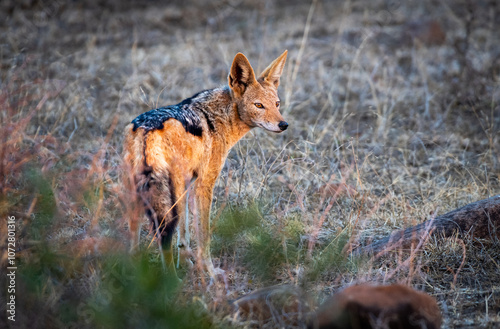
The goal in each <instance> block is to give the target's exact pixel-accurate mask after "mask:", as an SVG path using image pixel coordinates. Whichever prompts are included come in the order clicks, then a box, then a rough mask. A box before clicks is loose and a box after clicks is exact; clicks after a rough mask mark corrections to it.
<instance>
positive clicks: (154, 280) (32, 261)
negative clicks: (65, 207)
mask: <svg viewBox="0 0 500 329" xmlns="http://www.w3.org/2000/svg"><path fill="white" fill-rule="evenodd" d="M77 282H83V284H77ZM18 286H19V290H18V291H19V293H18V294H17V296H18V300H17V302H18V305H19V306H18V312H19V314H21V315H20V319H19V320H20V322H21V323H23V322H26V323H28V321H29V319H30V318H37V319H39V323H38V324H37V325H36V326H35V327H54V328H58V327H60V328H68V327H69V328H220V327H221V326H220V325H218V326H215V325H214V324H213V323H212V318H211V315H210V314H208V313H207V312H206V310H205V308H204V307H203V305H201V304H199V303H196V302H193V301H190V300H187V299H186V298H185V297H183V295H184V294H183V292H182V291H181V288H182V287H181V285H180V282H179V280H178V279H177V277H176V276H173V275H170V274H168V273H166V272H165V271H164V270H163V268H162V266H161V264H159V263H158V262H155V261H154V260H152V257H151V255H150V254H148V253H141V254H138V255H135V256H134V257H131V256H130V255H121V254H115V255H112V254H109V255H106V256H103V257H102V258H97V259H93V260H91V261H89V260H84V259H82V258H72V257H69V256H68V255H65V254H64V253H60V252H56V251H54V250H50V249H49V248H48V247H47V245H45V244H44V245H40V246H37V247H36V248H35V249H34V250H33V255H32V257H30V258H29V261H27V262H24V263H22V264H20V266H19V272H18ZM21 327H22V326H21Z"/></svg>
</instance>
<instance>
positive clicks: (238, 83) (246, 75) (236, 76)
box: [228, 53, 257, 95]
mask: <svg viewBox="0 0 500 329" xmlns="http://www.w3.org/2000/svg"><path fill="white" fill-rule="evenodd" d="M255 82H257V80H256V79H255V73H254V72H253V69H252V66H251V65H250V62H249V61H248V59H247V58H246V57H245V55H243V54H242V53H237V54H236V56H235V57H234V60H233V65H231V71H230V72H229V77H228V83H229V87H231V89H232V90H233V91H234V92H235V93H237V94H240V95H241V94H243V93H244V92H245V90H246V88H247V86H249V85H251V84H252V83H255Z"/></svg>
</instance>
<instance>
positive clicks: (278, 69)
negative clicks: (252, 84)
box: [259, 50, 288, 88]
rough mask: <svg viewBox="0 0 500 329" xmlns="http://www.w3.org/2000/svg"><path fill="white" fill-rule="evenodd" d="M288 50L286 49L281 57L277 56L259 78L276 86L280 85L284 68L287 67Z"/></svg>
mask: <svg viewBox="0 0 500 329" xmlns="http://www.w3.org/2000/svg"><path fill="white" fill-rule="evenodd" d="M287 54H288V50H285V51H284V52H283V54H281V55H280V57H278V58H276V59H275V60H274V61H273V62H272V63H271V64H269V66H268V67H267V68H266V69H265V70H264V72H262V73H261V74H260V76H259V80H265V81H269V82H271V83H272V84H274V86H275V87H276V88H278V86H279V85H280V77H281V74H282V73H283V68H284V67H285V62H286V55H287Z"/></svg>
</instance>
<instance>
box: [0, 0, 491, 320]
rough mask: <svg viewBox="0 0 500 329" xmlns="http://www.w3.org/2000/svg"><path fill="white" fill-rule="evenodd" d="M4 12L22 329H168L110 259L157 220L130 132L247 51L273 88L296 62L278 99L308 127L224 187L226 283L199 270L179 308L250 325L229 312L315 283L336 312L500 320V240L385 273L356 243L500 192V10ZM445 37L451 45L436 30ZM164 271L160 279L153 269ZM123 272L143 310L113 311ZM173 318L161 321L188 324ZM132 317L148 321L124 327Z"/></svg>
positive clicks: (5, 181)
mask: <svg viewBox="0 0 500 329" xmlns="http://www.w3.org/2000/svg"><path fill="white" fill-rule="evenodd" d="M0 6H2V10H0V22H3V23H1V24H2V25H1V26H0V34H1V40H2V42H1V52H0V67H1V76H0V79H1V80H0V81H1V94H0V104H1V106H2V112H1V116H0V120H1V126H2V131H1V132H0V136H1V140H2V146H1V147H2V148H1V150H0V161H1V166H0V175H1V181H0V188H1V192H2V194H1V196H0V215H1V218H2V220H3V219H5V218H7V216H8V215H15V216H16V217H17V218H18V219H19V221H18V225H19V231H18V240H19V242H20V245H21V249H22V251H19V253H18V254H19V255H18V257H19V258H20V262H22V264H24V266H25V268H26V270H25V272H22V270H21V273H22V275H20V276H18V281H19V282H20V283H19V284H20V286H21V288H20V289H21V292H23V293H25V294H26V296H25V297H26V298H25V299H22V297H21V295H22V294H19V295H18V296H20V297H19V298H20V299H19V301H20V303H24V305H22V304H20V305H18V307H19V316H20V319H21V320H20V321H19V323H18V325H20V326H21V327H23V326H25V327H27V326H28V324H29V323H31V322H32V321H33V320H34V319H38V322H37V326H39V327H56V326H64V325H62V323H65V321H66V320H67V319H70V320H68V321H73V323H75V325H76V326H77V327H85V326H88V327H93V326H108V327H109V326H112V325H113V326H117V327H123V326H126V327H141V326H144V327H152V326H154V325H157V324H158V323H164V322H161V321H167V320H168V319H165V318H164V317H162V316H161V315H155V316H157V317H155V316H153V315H151V314H152V313H151V312H152V311H151V309H153V306H154V305H156V304H154V303H153V302H151V308H150V309H147V308H141V307H138V306H137V304H134V303H136V301H137V303H139V302H138V300H141V301H142V300H148V293H151V294H153V292H154V289H153V290H140V288H137V287H140V286H145V285H146V286H147V280H153V277H152V276H151V275H150V276H148V275H147V274H145V273H144V271H142V269H143V267H141V266H139V265H137V266H135V265H134V262H133V261H132V262H131V261H129V260H127V259H126V258H125V259H123V258H120V257H118V258H113V257H111V258H110V257H109V256H103V255H102V254H103V253H104V254H105V255H106V252H103V250H106V249H112V250H120V249H125V248H126V247H127V245H128V242H127V233H126V227H125V225H124V223H125V220H124V218H126V217H127V216H136V215H137V211H138V210H137V209H130V207H128V205H129V204H130V203H129V202H128V200H129V197H130V196H129V195H127V193H126V192H123V191H124V189H123V187H122V185H121V182H120V180H119V175H120V168H121V158H120V152H121V148H122V147H121V141H122V134H121V131H122V128H123V127H124V126H125V125H126V124H127V123H128V122H130V121H131V120H132V119H133V118H134V117H135V116H137V115H138V114H140V113H142V112H144V111H146V110H148V109H151V108H153V107H156V106H161V105H166V104H172V103H177V102H178V101H180V100H182V99H183V98H185V97H189V96H191V95H192V94H194V93H195V92H197V91H199V90H202V89H206V88H210V87H215V86H218V85H220V84H224V83H225V82H226V77H227V72H228V69H229V65H230V63H231V60H232V58H233V56H234V54H235V53H237V52H238V51H242V52H244V53H245V54H246V55H247V56H248V57H249V59H250V61H251V62H252V64H253V65H254V66H255V67H257V68H258V70H259V69H263V68H264V66H265V65H266V64H267V63H268V62H269V61H270V60H271V59H273V58H275V57H276V56H277V55H278V54H280V53H281V52H282V51H283V50H284V49H288V50H289V60H288V63H287V66H286V68H285V70H286V71H285V73H284V76H283V78H282V85H281V87H280V90H281V98H282V101H283V112H284V116H285V118H286V119H287V121H288V122H289V123H290V128H289V129H288V130H287V132H286V133H284V134H281V135H279V136H275V135H269V134H267V133H265V132H263V131H260V130H255V131H252V132H251V133H250V134H248V136H247V137H245V138H244V139H243V140H242V141H241V142H240V143H239V144H237V145H236V146H235V148H234V149H233V151H232V152H231V154H230V155H229V158H228V160H227V162H226V165H225V167H224V170H223V172H222V173H221V176H220V179H219V181H218V183H217V186H216V189H215V193H214V195H215V197H214V203H213V213H214V222H215V223H214V225H213V227H215V229H214V232H213V234H214V250H213V258H214V259H215V262H216V265H219V266H221V267H222V268H223V269H224V270H225V271H226V272H225V276H224V278H223V280H221V282H219V283H217V284H209V282H206V281H205V278H204V277H202V276H200V273H198V272H197V271H196V270H189V269H184V270H183V275H184V278H185V280H184V285H183V286H182V287H181V288H173V287H172V286H169V285H167V286H165V287H164V289H163V288H162V289H163V290H161V289H159V291H161V292H165V293H167V292H168V293H170V294H175V296H177V297H176V298H178V300H180V301H181V302H179V305H178V306H179V307H181V308H182V307H185V309H187V310H190V311H189V312H187V313H186V314H189V315H190V316H192V318H193V319H194V318H196V319H199V321H202V322H203V323H205V324H206V326H207V327H210V326H212V327H214V326H215V327H220V326H242V327H244V326H247V325H249V324H248V323H246V324H245V322H240V321H239V320H238V319H235V318H233V317H231V315H230V312H229V309H228V306H227V302H228V301H229V300H231V299H233V298H236V297H238V296H241V295H243V294H246V293H248V292H250V291H253V290H255V289H256V288H259V287H262V286H264V285H269V284H277V283H291V284H296V285H301V286H306V287H307V290H308V291H309V292H310V294H311V295H312V297H313V299H314V300H315V301H316V302H320V301H321V300H323V299H324V298H325V297H326V296H327V295H329V294H330V293H332V292H333V291H336V290H337V289H339V288H340V287H342V286H345V285H346V284H350V283H352V282H366V281H369V282H402V283H406V284H410V285H412V286H415V287H417V288H419V289H423V290H425V291H427V292H429V293H430V294H431V295H433V296H435V297H436V298H437V299H438V302H439V304H440V307H441V309H442V311H443V314H444V318H445V321H444V327H446V328H448V327H450V328H451V327H470V328H475V327H486V328H493V327H495V326H496V325H498V323H499V322H500V290H499V289H500V288H499V286H498V282H500V274H499V273H500V266H499V264H500V258H499V257H498V255H499V254H500V253H499V251H500V249H499V245H498V243H497V242H487V241H462V240H460V239H458V238H457V239H448V240H446V241H445V242H444V243H443V242H437V241H430V242H429V243H427V244H426V245H425V246H422V248H421V250H420V251H419V252H414V253H410V254H408V253H396V254H394V255H391V256H387V257H385V258H384V259H380V260H366V259H362V260H352V259H349V258H347V257H346V251H347V250H349V248H351V247H352V246H356V245H359V244H365V243H367V242H369V241H371V240H375V239H377V238H380V237H383V236H386V235H387V234H389V232H391V231H392V230H394V229H398V228H402V227H408V226H410V225H413V224H415V223H419V222H421V221H423V220H425V219H428V218H430V217H431V216H433V214H436V213H437V214H441V213H444V212H447V211H449V210H452V209H454V208H457V207H459V206H462V205H465V204H467V203H470V202H473V201H476V200H479V199H483V198H486V197H488V196H491V195H495V194H499V190H500V186H499V178H500V175H499V173H500V164H499V160H500V147H499V145H500V141H499V136H500V135H499V133H498V131H499V127H500V107H499V101H500V89H499V74H500V59H499V58H500V47H499V46H498V45H499V44H500V40H499V35H498V33H497V31H498V29H499V27H500V20H499V18H498V17H500V15H498V12H499V8H498V5H496V3H494V2H491V1H490V2H488V1H458V2H457V1H446V0H445V1H440V2H435V1H421V2H416V3H411V4H407V3H403V2H390V1H387V2H385V1H375V2H373V1H366V0H363V1H361V0H360V1H344V2H341V1H324V0H318V1H313V2H312V3H308V2H302V1H291V2H290V1H257V2H255V1H247V0H241V1H237V0H227V1H213V2H211V3H205V2H201V1H198V0H191V1H182V2H181V1H175V2H173V3H171V4H169V5H162V4H156V3H154V2H133V3H132V2H130V3H129V2H119V1H116V2H114V1H110V2H106V3H102V4H101V5H100V7H95V6H94V5H91V4H90V3H88V4H86V3H73V2H69V3H66V2H63V1H60V0H55V1H35V0H33V1H24V2H16V1H5V2H2V4H0ZM433 20H434V21H437V22H438V23H439V26H440V28H441V29H442V31H439V30H435V29H433V28H430V26H432V25H433V24H434V23H431V21H433ZM443 32H444V39H443V35H442V33H443ZM241 218H247V219H245V221H244V222H242V221H241ZM234 223H236V225H237V227H238V229H235V230H234V231H231V230H228V229H227V228H228V227H231V225H233V224H234ZM233 226H234V225H233ZM5 229H6V228H5V225H2V227H1V228H0V232H1V233H2V235H4V234H5ZM225 229H226V231H224V230H225ZM146 234H147V232H146V231H145V232H144V236H146ZM224 239H226V240H224ZM145 240H146V237H144V238H143V241H145ZM3 241H5V239H3V238H2V243H4V242H3ZM219 242H222V243H219ZM89 245H92V246H94V248H89V247H88V246H89ZM2 246H3V245H2ZM41 246H42V247H41ZM270 247H272V252H271V251H270V249H269V248H270ZM44 248H45V249H44ZM2 250H4V249H2ZM57 255H59V256H57ZM61 255H71V257H70V259H69V260H68V259H66V258H64V257H62V258H61ZM75 255H76V256H75ZM42 256H43V257H45V258H43V257H42ZM49 256H50V257H49ZM2 257H5V255H3V256H2ZM51 257H52V258H51ZM144 257H146V258H147V259H149V262H150V265H148V266H151V268H152V270H151V271H152V272H153V273H157V272H155V271H156V270H157V268H158V266H157V265H158V264H157V263H158V261H157V258H156V256H155V253H154V251H149V252H147V253H146V255H145V256H144ZM141 261H143V260H141ZM262 261H264V262H262ZM4 262H5V258H2V266H3V264H4ZM137 262H140V261H139V260H137ZM43 264H47V265H46V267H44V265H43ZM141 264H142V263H141ZM37 266H38V267H37ZM113 266H115V267H119V266H122V267H123V268H125V269H126V270H124V271H131V273H133V274H132V275H131V276H130V279H125V280H124V282H126V284H125V283H123V282H122V281H120V282H122V284H124V285H126V286H127V287H129V286H132V287H135V288H133V289H132V288H131V290H130V291H134V292H135V294H134V293H130V294H128V295H124V293H122V290H121V291H120V293H117V294H116V295H114V294H113V293H112V294H111V297H110V296H104V297H103V296H102V292H99V291H101V290H102V288H103V287H106V284H110V283H109V281H106V273H109V268H113ZM144 266H145V268H147V266H146V265H144ZM108 277H109V276H108ZM127 278H128V277H127ZM108 280H109V278H108ZM2 282H3V281H2ZM154 282H157V281H154ZM158 284H159V283H158ZM136 285H137V286H136ZM111 287H113V283H111ZM110 289H112V288H107V290H106V288H104V291H105V292H106V291H107V292H109V291H110ZM134 289H135V290H134ZM123 291H129V289H128V288H127V289H125V290H123ZM100 294H101V295H100ZM30 296H31V297H30ZM113 296H114V297H113ZM154 296H156V297H158V295H154ZM156 297H155V298H156ZM2 298H5V297H4V296H2ZM103 298H104V300H106V301H107V303H102V299H103ZM106 298H108V299H106ZM141 298H144V299H141ZM151 298H152V297H151ZM117 299H122V300H124V301H128V302H130V305H123V303H122V304H116V303H115V302H116V300H117ZM160 299H162V298H161V297H160ZM99 301H101V302H99ZM164 302H165V304H164V306H163V308H162V307H160V306H159V309H158V310H156V311H157V312H159V313H161V312H164V313H165V312H167V311H168V312H170V313H168V312H167V313H168V314H174V315H176V316H177V315H178V313H176V312H178V311H179V309H178V308H177V309H176V308H173V309H171V308H170V307H171V305H170V304H169V301H168V300H167V301H164ZM144 303H145V304H144V305H150V304H148V302H144ZM2 305H5V304H4V303H3V302H2ZM40 305H43V308H42V309H43V311H42V312H39V313H37V312H36V311H34V309H36V308H35V306H37V307H38V306H40ZM64 305H66V306H64ZM82 305H83V306H82ZM89 305H90V306H92V305H93V306H92V307H90V306H89ZM162 305H163V304H162ZM169 305H170V306H169ZM64 307H66V308H64ZM79 307H80V308H79ZM75 310H76V311H75ZM89 310H90V311H92V312H94V313H92V314H93V315H92V316H89V314H90V311H89ZM131 310H133V311H131ZM156 311H155V312H156ZM2 312H3V311H2ZM23 312H24V314H23ZM128 312H131V313H128ZM190 312H191V313H190ZM104 313H107V314H112V315H113V316H110V317H105V316H104V315H103V314H104ZM124 313H125V314H134V317H132V316H131V318H130V319H128V320H129V321H128V322H126V321H125V322H123V323H122V322H120V321H124V320H120V319H119V316H117V314H122V317H123V314H124ZM154 314H156V313H154ZM179 314H182V312H180V313H179ZM192 314H195V315H196V316H194V315H192ZM178 316H179V318H177V317H175V316H174V318H175V319H181V318H182V316H181V315H178ZM65 317H66V318H65ZM89 319H90V320H89ZM134 319H137V321H135V320H134ZM155 319H156V320H157V321H158V322H154V321H156V320H155ZM200 319H201V320H200ZM1 321H4V320H1ZM141 321H142V322H141ZM148 321H151V322H148ZM178 321H180V322H179V323H181V322H182V321H183V320H182V321H181V320H178ZM193 326H195V324H193ZM268 326H269V327H275V326H276V324H275V323H268ZM30 327H32V326H31V325H30ZM198 327H200V326H198Z"/></svg>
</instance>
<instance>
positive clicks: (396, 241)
mask: <svg viewBox="0 0 500 329" xmlns="http://www.w3.org/2000/svg"><path fill="white" fill-rule="evenodd" d="M429 232H430V235H431V236H440V237H450V236H452V235H454V234H456V233H458V234H459V235H460V236H473V237H475V238H481V239H494V238H495V237H496V238H500V195H497V196H494V197H491V198H488V199H484V200H480V201H477V202H473V203H470V204H468V205H466V206H463V207H461V208H458V209H455V210H453V211H450V212H448V213H446V214H444V215H441V216H438V217H436V218H433V219H430V220H427V221H425V222H423V223H420V224H418V225H415V226H412V227H409V228H407V229H405V230H399V231H396V232H393V233H392V234H391V235H389V236H388V237H386V238H384V239H381V240H378V241H375V242H373V243H371V244H369V245H367V246H365V247H361V248H358V249H356V250H354V254H356V255H360V254H377V253H380V252H383V253H385V252H387V251H390V250H394V249H395V248H403V249H408V248H410V247H411V244H412V243H418V241H420V240H422V239H424V238H425V236H426V235H427V234H429Z"/></svg>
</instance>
